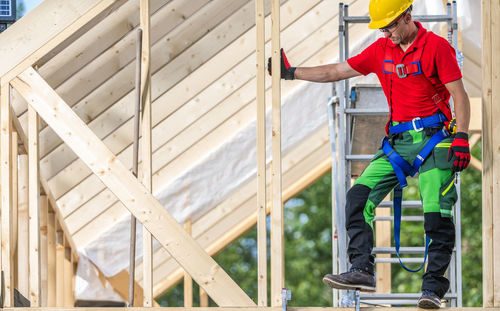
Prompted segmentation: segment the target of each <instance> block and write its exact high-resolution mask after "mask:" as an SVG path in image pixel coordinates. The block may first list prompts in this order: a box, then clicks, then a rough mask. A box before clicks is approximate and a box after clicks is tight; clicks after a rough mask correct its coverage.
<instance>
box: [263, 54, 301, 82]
mask: <svg viewBox="0 0 500 311" xmlns="http://www.w3.org/2000/svg"><path fill="white" fill-rule="evenodd" d="M271 69H272V63H271V57H269V58H268V59H267V71H268V72H269V75H271ZM295 69H297V68H296V67H290V64H289V63H288V59H286V55H285V51H283V49H281V79H285V80H294V79H295Z"/></svg>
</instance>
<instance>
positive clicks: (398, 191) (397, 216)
mask: <svg viewBox="0 0 500 311" xmlns="http://www.w3.org/2000/svg"><path fill="white" fill-rule="evenodd" d="M441 118H446V117H445V116H444V115H441V114H437V115H433V116H430V117H427V118H424V119H420V118H418V120H419V124H418V126H419V127H418V128H420V130H422V129H423V128H424V127H430V126H439V125H442V123H443V122H444V121H441ZM415 120H416V119H413V120H412V121H410V122H405V123H402V124H398V125H396V126H393V127H390V133H402V132H405V131H408V130H412V129H415V126H416V125H417V124H416V122H415ZM445 120H446V119H445ZM449 135H450V134H449V133H448V132H447V131H446V129H445V128H444V127H443V129H442V130H441V131H439V132H437V133H436V134H434V135H432V137H431V139H430V140H429V141H428V142H427V144H425V146H424V148H422V150H420V152H419V153H418V155H417V156H416V157H415V160H414V161H413V165H410V164H409V163H408V162H407V161H406V160H405V159H403V157H401V156H400V155H399V154H398V153H397V152H396V151H395V150H394V148H393V147H392V146H391V144H390V143H389V140H388V139H387V137H386V138H384V140H383V141H382V150H383V151H384V153H385V154H386V155H387V157H388V158H389V162H390V163H391V165H392V168H393V170H394V173H395V174H396V177H397V179H398V181H399V185H398V186H396V188H394V241H395V243H396V254H397V255H398V258H399V263H400V264H401V266H402V267H403V268H404V269H405V270H407V271H409V272H418V271H420V270H421V269H422V268H423V267H424V266H425V263H426V261H427V251H428V247H429V243H430V238H429V237H428V236H427V235H426V237H425V257H424V263H423V264H422V266H421V267H420V268H419V269H418V270H411V269H408V268H407V267H406V266H405V265H404V264H403V262H402V261H401V257H400V256H399V247H400V238H399V237H400V232H401V213H402V212H401V209H402V208H401V205H402V201H403V188H404V187H406V186H407V185H408V183H407V182H406V176H414V175H415V174H416V173H417V172H418V170H419V168H420V166H421V165H422V164H423V163H424V161H425V159H426V158H427V157H428V156H429V155H430V154H431V152H432V150H433V149H434V147H435V146H436V145H437V144H439V142H441V141H442V140H443V139H444V138H446V137H448V136H449Z"/></svg>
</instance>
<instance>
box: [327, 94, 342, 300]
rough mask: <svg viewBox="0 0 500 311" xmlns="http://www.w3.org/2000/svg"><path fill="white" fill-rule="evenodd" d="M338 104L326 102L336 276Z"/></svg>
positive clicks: (333, 99)
mask: <svg viewBox="0 0 500 311" xmlns="http://www.w3.org/2000/svg"><path fill="white" fill-rule="evenodd" d="M337 103H338V97H336V96H335V97H331V98H330V100H329V101H328V127H329V130H330V147H331V151H332V153H331V154H332V169H331V174H332V185H331V188H332V190H331V191H332V274H338V272H339V254H338V247H339V246H338V224H337V222H338V220H337V219H338V217H337V210H338V209H340V208H341V207H340V205H339V196H340V194H339V193H338V192H337V188H338V187H336V183H335V180H337V178H338V177H337V176H338V169H337V150H336V145H335V141H336V139H337V138H336V132H335V108H334V107H333V105H336V104H337ZM332 295H333V307H334V308H337V307H338V306H339V305H338V304H339V301H338V290H336V289H332Z"/></svg>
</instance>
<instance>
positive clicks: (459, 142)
mask: <svg viewBox="0 0 500 311" xmlns="http://www.w3.org/2000/svg"><path fill="white" fill-rule="evenodd" d="M450 160H452V161H453V168H452V169H453V171H454V172H460V171H462V170H464V169H466V168H467V166H469V162H470V150H469V135H467V134H466V133H464V132H458V133H457V134H456V135H455V139H454V140H453V142H452V143H451V146H450V149H448V162H450Z"/></svg>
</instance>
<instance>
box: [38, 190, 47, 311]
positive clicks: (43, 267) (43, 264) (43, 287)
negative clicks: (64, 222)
mask: <svg viewBox="0 0 500 311" xmlns="http://www.w3.org/2000/svg"><path fill="white" fill-rule="evenodd" d="M48 215H49V200H48V198H47V196H46V195H42V196H41V197H40V306H41V307H47V289H48V243H47V242H48V240H47V221H48V219H47V218H48Z"/></svg>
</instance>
